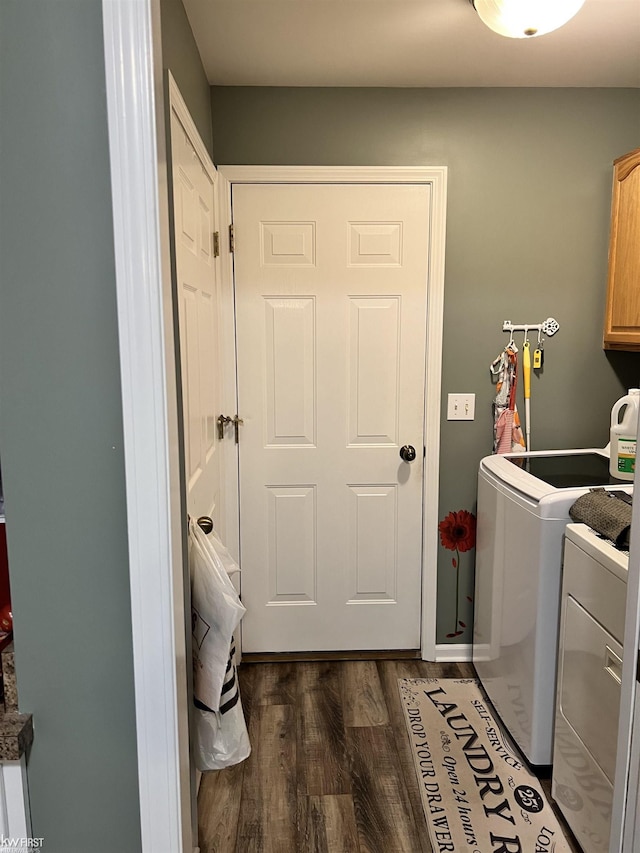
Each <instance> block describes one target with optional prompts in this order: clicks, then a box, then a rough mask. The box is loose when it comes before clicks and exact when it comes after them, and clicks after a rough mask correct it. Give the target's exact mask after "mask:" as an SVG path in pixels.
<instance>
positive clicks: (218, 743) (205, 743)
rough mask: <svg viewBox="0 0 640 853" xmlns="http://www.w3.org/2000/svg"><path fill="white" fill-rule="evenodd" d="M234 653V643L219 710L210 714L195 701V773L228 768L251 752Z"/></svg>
mask: <svg viewBox="0 0 640 853" xmlns="http://www.w3.org/2000/svg"><path fill="white" fill-rule="evenodd" d="M235 652H236V650H235V644H232V646H231V652H230V655H229V663H228V668H227V673H226V678H225V682H224V686H223V689H222V701H221V704H220V709H219V710H218V711H211V710H209V709H207V708H204V707H203V706H200V704H199V703H198V702H197V700H196V709H195V725H196V749H195V760H196V767H197V768H198V770H202V771H205V770H221V769H222V768H223V767H230V766H231V765H232V764H238V763H239V762H240V761H244V759H245V758H247V756H248V755H249V753H250V752H251V744H250V742H249V735H248V733H247V724H246V722H245V719H244V714H243V712H242V702H241V701H240V690H239V686H238V675H237V672H236V663H235Z"/></svg>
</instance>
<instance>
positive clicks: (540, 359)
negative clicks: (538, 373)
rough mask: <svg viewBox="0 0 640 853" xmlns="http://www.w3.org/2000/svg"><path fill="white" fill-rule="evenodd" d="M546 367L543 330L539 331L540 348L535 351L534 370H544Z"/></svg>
mask: <svg viewBox="0 0 640 853" xmlns="http://www.w3.org/2000/svg"><path fill="white" fill-rule="evenodd" d="M543 367H544V338H543V337H542V330H541V329H538V346H537V347H536V348H535V350H534V351H533V369H534V370H542V368H543Z"/></svg>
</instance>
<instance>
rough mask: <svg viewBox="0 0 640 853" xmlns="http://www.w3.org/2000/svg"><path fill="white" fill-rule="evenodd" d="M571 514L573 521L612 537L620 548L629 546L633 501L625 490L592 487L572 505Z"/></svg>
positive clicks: (609, 537)
mask: <svg viewBox="0 0 640 853" xmlns="http://www.w3.org/2000/svg"><path fill="white" fill-rule="evenodd" d="M618 495H622V496H623V497H618ZM569 515H570V516H571V518H572V519H573V521H581V522H582V523H583V524H588V525H589V527H591V528H592V529H593V530H595V531H596V533H600V534H601V535H602V536H606V538H607V539H611V541H612V542H615V544H616V546H617V547H618V548H623V549H627V548H628V547H629V534H630V532H631V503H630V500H629V495H627V494H626V493H625V492H611V491H607V490H606V489H591V491H589V492H587V494H586V495H582V496H581V497H579V498H578V500H577V501H576V502H575V503H574V504H573V505H572V506H571V508H570V510H569Z"/></svg>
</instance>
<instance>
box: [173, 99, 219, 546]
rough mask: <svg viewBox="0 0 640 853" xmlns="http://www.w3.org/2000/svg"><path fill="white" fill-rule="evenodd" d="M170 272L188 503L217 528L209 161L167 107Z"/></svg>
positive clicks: (216, 388) (216, 399)
mask: <svg viewBox="0 0 640 853" xmlns="http://www.w3.org/2000/svg"><path fill="white" fill-rule="evenodd" d="M171 147H172V160H173V196H174V217H175V246H176V276H177V282H178V313H179V324H180V359H181V366H182V395H183V414H184V432H185V436H184V440H185V466H186V478H187V508H188V512H189V514H190V515H192V516H193V517H195V518H197V517H198V516H201V515H209V516H211V517H212V518H213V521H214V525H215V526H216V529H218V530H220V526H221V521H222V519H221V518H220V511H221V507H222V502H221V500H220V495H219V492H220V479H221V471H220V467H221V453H220V448H219V446H218V445H219V442H218V437H217V424H216V418H217V416H218V414H219V413H220V412H221V411H222V410H221V406H220V401H219V397H220V390H219V386H220V382H219V376H218V371H219V367H220V358H219V332H218V293H217V279H216V269H215V260H214V256H213V232H214V228H215V225H214V211H215V200H214V186H215V178H216V172H215V169H214V167H213V165H212V164H211V163H210V162H209V161H208V159H205V158H204V157H203V156H202V155H201V154H199V153H198V151H197V150H196V147H195V146H194V143H193V142H192V140H191V139H190V137H189V135H188V134H187V132H186V131H185V128H184V127H183V124H182V123H181V120H180V118H179V117H178V115H177V114H176V112H175V110H172V113H171Z"/></svg>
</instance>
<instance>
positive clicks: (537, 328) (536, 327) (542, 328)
mask: <svg viewBox="0 0 640 853" xmlns="http://www.w3.org/2000/svg"><path fill="white" fill-rule="evenodd" d="M559 328H560V323H558V321H557V320H554V319H553V317H547V319H546V320H545V321H544V322H543V323H512V322H511V320H503V321H502V331H503V332H511V333H513V332H531V331H534V332H542V333H543V334H544V335H546V336H547V337H548V338H550V337H551V336H552V335H555V333H556V332H557V331H558V329H559Z"/></svg>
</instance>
